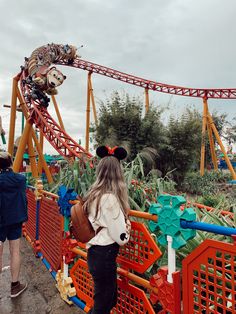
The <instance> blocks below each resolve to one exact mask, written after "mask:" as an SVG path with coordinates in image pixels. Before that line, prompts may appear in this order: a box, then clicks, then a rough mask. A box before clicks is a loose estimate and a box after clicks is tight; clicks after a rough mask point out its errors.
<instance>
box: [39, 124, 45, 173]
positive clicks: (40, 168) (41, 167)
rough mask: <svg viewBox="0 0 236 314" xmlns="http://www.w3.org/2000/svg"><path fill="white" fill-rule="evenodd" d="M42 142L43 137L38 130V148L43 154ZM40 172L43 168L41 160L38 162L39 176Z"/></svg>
mask: <svg viewBox="0 0 236 314" xmlns="http://www.w3.org/2000/svg"><path fill="white" fill-rule="evenodd" d="M43 142H44V137H43V132H42V131H41V130H40V137H39V143H40V147H41V150H42V153H43ZM42 171H43V166H42V163H41V160H40V159H39V160H38V172H39V174H40V175H42Z"/></svg>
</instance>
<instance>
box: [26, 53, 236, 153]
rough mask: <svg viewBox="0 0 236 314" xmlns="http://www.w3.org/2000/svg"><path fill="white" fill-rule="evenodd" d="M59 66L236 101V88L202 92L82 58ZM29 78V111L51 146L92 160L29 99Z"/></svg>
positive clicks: (190, 94) (180, 92) (153, 87)
mask: <svg viewBox="0 0 236 314" xmlns="http://www.w3.org/2000/svg"><path fill="white" fill-rule="evenodd" d="M57 64H59V65H64V66H70V67H74V68H78V69H82V70H85V71H89V72H90V73H97V74H100V75H104V76H106V77H109V78H113V79H115V80H119V81H122V82H124V83H128V84H132V85H135V86H138V87H143V88H146V89H149V90H153V91H157V92H162V93H168V94H172V95H180V96H188V97H199V98H215V99H236V89H235V88H218V89H200V88H188V87H180V86H174V85H168V84H163V83H158V82H154V81H150V80H146V79H143V78H140V77H137V76H133V75H129V74H126V73H123V72H120V71H116V70H113V69H111V68H107V67H104V66H101V65H98V64H95V63H92V62H88V61H85V60H81V59H80V58H78V57H77V58H76V59H75V60H74V62H73V63H72V64H68V63H65V62H63V61H59V62H57ZM25 78H26V73H25V71H23V72H22V73H21V76H20V80H21V91H22V94H23V97H24V100H25V103H26V105H27V108H28V111H29V113H30V115H31V119H32V121H33V122H34V123H35V125H36V126H37V127H38V128H39V129H40V130H41V131H42V132H43V135H44V136H45V138H46V139H47V140H48V141H49V142H50V144H51V145H52V146H53V147H54V148H55V149H56V150H57V152H58V153H59V154H60V155H62V156H64V157H68V156H76V157H78V158H80V159H81V158H83V156H84V155H86V156H88V157H91V156H92V155H91V154H89V153H88V152H86V150H85V149H84V148H83V147H82V146H80V145H79V144H77V143H76V142H75V141H74V140H73V139H72V138H71V137H70V136H69V135H68V134H67V133H66V132H65V131H63V130H62V129H61V127H60V126H59V125H58V124H57V123H56V121H55V120H54V119H53V118H52V117H51V116H50V114H49V113H48V111H47V110H46V109H45V108H43V106H41V102H40V100H39V99H36V100H33V99H32V98H30V97H28V95H30V94H31V87H30V85H29V84H26V83H24V80H25Z"/></svg>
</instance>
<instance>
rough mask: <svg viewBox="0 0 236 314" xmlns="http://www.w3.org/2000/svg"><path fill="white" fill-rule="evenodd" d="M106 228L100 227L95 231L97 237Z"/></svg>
mask: <svg viewBox="0 0 236 314" xmlns="http://www.w3.org/2000/svg"><path fill="white" fill-rule="evenodd" d="M103 228H104V227H102V226H100V227H98V228H97V230H96V231H95V236H96V235H97V234H98V233H99V232H100V231H101V230H102V229H103Z"/></svg>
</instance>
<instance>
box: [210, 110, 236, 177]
mask: <svg viewBox="0 0 236 314" xmlns="http://www.w3.org/2000/svg"><path fill="white" fill-rule="evenodd" d="M207 118H208V120H209V124H210V125H211V128H212V131H213V133H214V135H215V137H216V140H217V142H218V144H219V145H220V149H221V151H222V153H223V154H224V157H225V162H226V164H227V166H228V168H229V171H230V172H231V175H232V178H233V180H236V173H235V171H234V168H233V166H232V164H231V162H230V160H229V157H228V155H227V152H226V150H225V148H224V145H223V143H222V141H221V139H220V136H219V133H218V131H217V129H216V126H215V124H214V121H213V119H212V116H211V115H210V113H209V112H208V114H207Z"/></svg>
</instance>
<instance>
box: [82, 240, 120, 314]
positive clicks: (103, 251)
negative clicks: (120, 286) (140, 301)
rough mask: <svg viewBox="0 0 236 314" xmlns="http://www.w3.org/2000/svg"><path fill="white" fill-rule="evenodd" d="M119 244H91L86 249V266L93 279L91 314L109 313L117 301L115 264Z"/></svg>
mask: <svg viewBox="0 0 236 314" xmlns="http://www.w3.org/2000/svg"><path fill="white" fill-rule="evenodd" d="M118 252H119V245H118V244H117V243H113V244H110V245H105V246H100V245H93V246H91V247H90V248H89V250H88V267H89V272H90V274H91V275H92V277H93V281H94V296H93V300H94V306H93V308H92V309H91V310H90V312H89V313H91V314H110V311H111V309H112V308H113V307H114V306H115V305H116V302H117V273H116V269H117V265H116V257H117V255H118Z"/></svg>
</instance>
